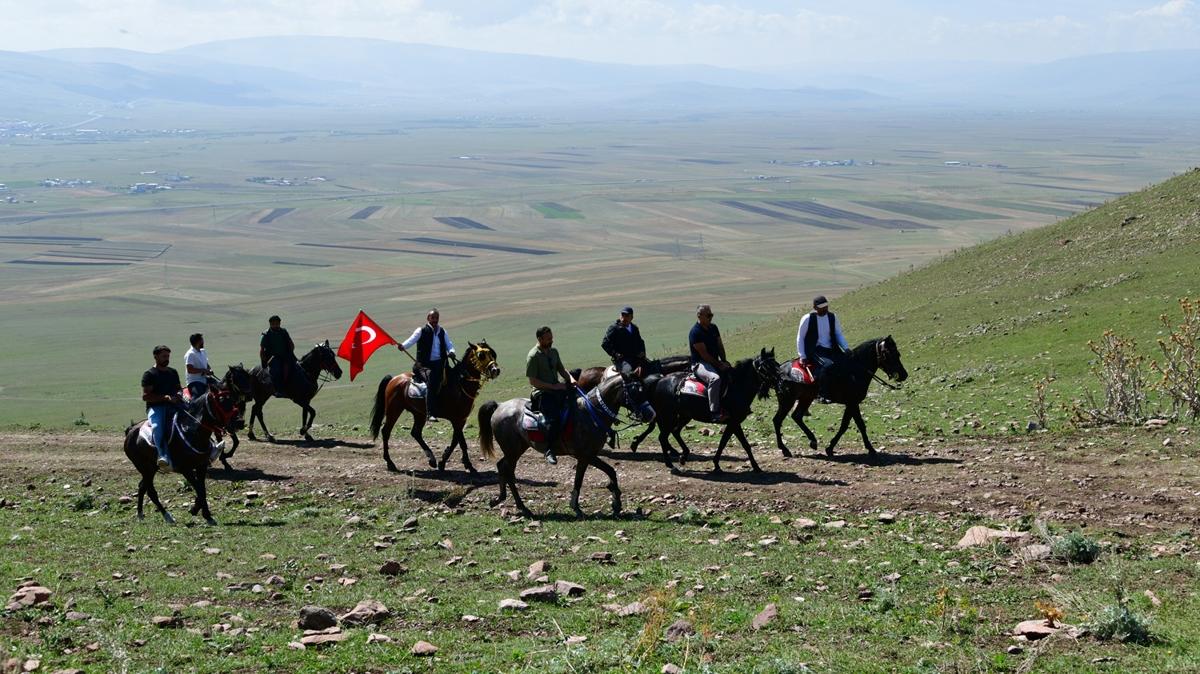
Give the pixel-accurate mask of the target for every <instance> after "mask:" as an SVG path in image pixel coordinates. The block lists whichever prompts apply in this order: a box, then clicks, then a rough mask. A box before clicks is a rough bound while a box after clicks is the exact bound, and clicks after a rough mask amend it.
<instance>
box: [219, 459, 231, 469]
mask: <svg viewBox="0 0 1200 674" xmlns="http://www.w3.org/2000/svg"><path fill="white" fill-rule="evenodd" d="M221 465H222V466H224V467H225V470H233V466H231V465H229V462H228V461H224V460H222V461H221Z"/></svg>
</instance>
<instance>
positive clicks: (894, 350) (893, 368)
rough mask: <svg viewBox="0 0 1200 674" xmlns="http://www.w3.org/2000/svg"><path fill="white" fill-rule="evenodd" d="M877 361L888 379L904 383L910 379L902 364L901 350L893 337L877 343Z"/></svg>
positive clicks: (889, 336)
mask: <svg viewBox="0 0 1200 674" xmlns="http://www.w3.org/2000/svg"><path fill="white" fill-rule="evenodd" d="M875 361H876V363H877V364H878V365H879V369H881V370H883V371H884V372H885V373H887V376H888V379H894V380H895V381H898V382H903V381H904V380H905V379H908V370H906V369H904V363H902V362H900V348H899V347H898V346H896V340H894V339H892V336H891V335H888V336H887V337H884V338H883V339H880V340H877V341H876V342H875Z"/></svg>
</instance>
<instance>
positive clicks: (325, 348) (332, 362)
mask: <svg viewBox="0 0 1200 674" xmlns="http://www.w3.org/2000/svg"><path fill="white" fill-rule="evenodd" d="M308 353H309V355H310V356H315V357H316V358H317V364H318V365H320V366H321V369H322V370H324V371H325V372H328V373H329V374H331V375H333V378H334V379H341V378H342V368H341V366H340V365H338V362H337V354H336V353H334V351H333V347H331V346H329V340H328V339H327V340H325V343H324V344H317V345H315V346H313V350H312V351H309V352H308Z"/></svg>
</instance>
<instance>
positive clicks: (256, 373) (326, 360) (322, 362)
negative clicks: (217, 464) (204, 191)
mask: <svg viewBox="0 0 1200 674" xmlns="http://www.w3.org/2000/svg"><path fill="white" fill-rule="evenodd" d="M300 369H301V370H302V371H303V372H304V378H303V379H302V378H300V377H292V379H291V380H290V381H288V382H286V383H285V384H284V385H283V386H282V387H280V386H279V385H278V383H277V382H272V381H271V376H270V373H269V372H268V371H267V370H266V368H262V367H256V368H254V369H253V370H250V378H251V379H252V380H253V381H254V406H253V407H251V408H250V421H249V422H248V423H247V424H246V428H247V430H246V437H247V438H250V439H251V440H257V438H255V437H254V420H255V419H258V423H259V425H260V426H262V429H263V433H266V435H267V440H268V441H269V442H275V436H273V435H271V431H269V430H267V422H266V421H265V420H264V419H263V412H262V408H263V405H265V404H267V400H269V399H270V397H271V396H272V395H274V396H276V397H277V398H289V399H291V401H292V402H294V403H296V404H297V405H299V406H300V435H302V436H304V439H305V440H308V441H309V442H312V439H313V438H312V436H311V435H309V434H308V431H309V429H311V428H312V425H313V422H314V421H315V420H316V418H317V411H316V410H315V409H313V408H312V405H310V404H309V402H311V401H312V399H313V398H314V397H315V396H316V395H317V392H318V391H320V390H321V384H320V380H321V373H322V372H328V373H329V374H331V375H333V378H334V379H341V378H342V368H341V367H340V366H339V365H338V362H337V354H335V353H334V352H333V348H331V347H330V346H329V340H325V343H324V344H317V345H316V346H314V347H313V348H312V350H311V351H309V352H308V353H306V354H304V357H303V358H301V359H300ZM281 388H282V390H280V389H281Z"/></svg>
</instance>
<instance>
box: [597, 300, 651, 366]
mask: <svg viewBox="0 0 1200 674" xmlns="http://www.w3.org/2000/svg"><path fill="white" fill-rule="evenodd" d="M600 348H602V349H604V353H607V354H608V357H609V358H611V359H612V363H613V365H614V366H616V368H617V371H618V372H620V373H621V374H633V373H634V372H635V371H637V370H640V369H641V368H642V367H643V366H645V364H646V342H645V341H643V340H642V333H641V331H640V330H638V326H636V325H634V323H633V307H624V308H622V309H621V315H620V317H619V318H617V320H616V321H615V322H613V324H612V325H610V326H608V330H606V331H605V332H604V339H603V340H602V341H601V342H600ZM640 374H641V373H640V372H639V377H640Z"/></svg>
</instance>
